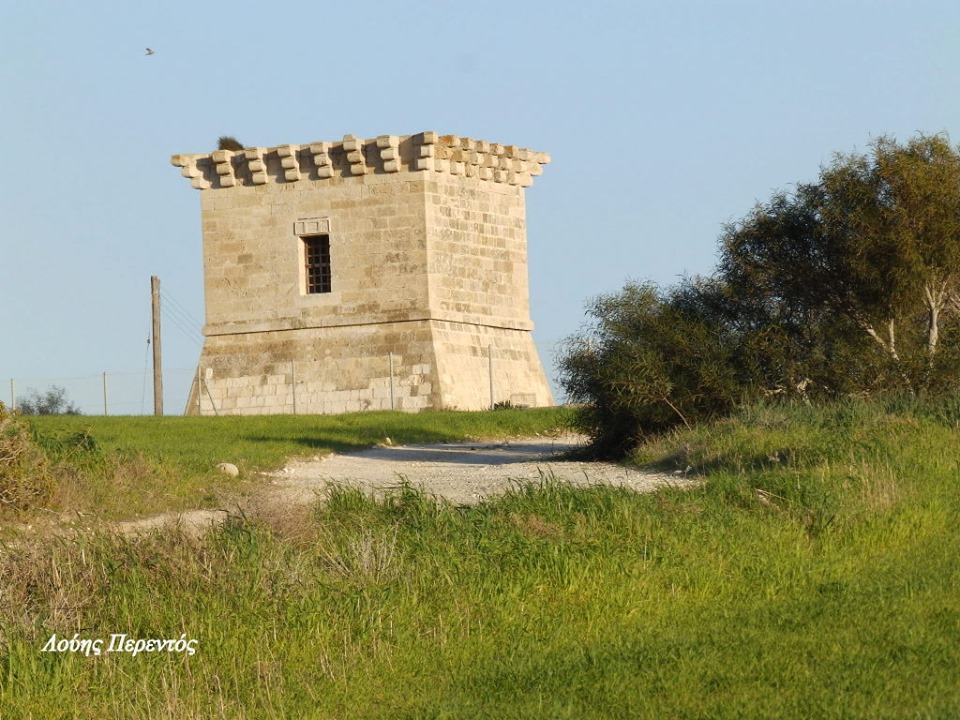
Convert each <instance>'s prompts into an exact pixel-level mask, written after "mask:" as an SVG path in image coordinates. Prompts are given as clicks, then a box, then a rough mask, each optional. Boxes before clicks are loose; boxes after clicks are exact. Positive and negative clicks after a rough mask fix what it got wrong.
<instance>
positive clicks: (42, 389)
mask: <svg viewBox="0 0 960 720" xmlns="http://www.w3.org/2000/svg"><path fill="white" fill-rule="evenodd" d="M195 373H196V371H195V370H192V369H179V368H177V369H164V371H163V410H164V414H165V415H182V414H184V411H185V410H186V407H187V397H188V395H189V394H190V387H191V385H192V383H193V380H194V377H195ZM58 389H59V390H62V391H63V401H64V407H63V408H62V409H67V408H71V407H72V408H74V409H76V410H77V411H79V412H80V413H81V414H82V415H152V414H153V372H152V370H151V371H146V372H143V371H141V372H102V373H98V374H96V375H81V376H75V377H18V378H10V379H9V382H8V385H7V388H6V393H5V394H6V397H3V395H0V399H2V400H3V402H4V403H5V404H8V406H9V407H14V408H16V407H20V406H22V405H23V404H24V403H28V404H35V401H36V400H37V399H42V398H43V397H44V396H45V395H46V394H47V393H48V392H50V391H51V390H53V391H56V390H58Z"/></svg>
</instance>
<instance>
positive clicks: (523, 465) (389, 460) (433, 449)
mask: <svg viewBox="0 0 960 720" xmlns="http://www.w3.org/2000/svg"><path fill="white" fill-rule="evenodd" d="M579 443H580V440H579V438H576V437H561V438H542V437H541V438H527V439H519V440H509V441H502V442H493V443H489V442H484V443H451V444H439V445H407V446H403V445H401V446H380V447H375V448H370V449H369V450H363V451H361V452H358V453H351V454H346V455H338V454H333V455H327V456H324V457H319V458H316V459H313V460H309V461H295V462H291V463H289V464H287V466H286V467H284V468H283V469H281V470H279V471H277V472H274V473H269V474H266V475H265V476H264V478H265V480H266V481H267V483H268V484H265V485H263V486H262V489H261V490H260V491H259V492H258V493H257V494H256V496H255V497H254V498H253V499H251V501H250V502H249V503H240V504H239V507H241V508H245V509H247V508H253V509H254V510H256V509H262V508H268V509H271V510H274V511H276V510H277V509H282V508H284V507H296V506H302V505H306V504H309V503H312V502H315V501H316V500H317V499H318V498H321V497H323V495H324V493H325V492H326V491H327V490H328V488H329V487H330V486H336V485H339V486H344V487H358V488H361V489H363V490H364V491H365V492H368V493H370V494H373V495H382V494H383V493H384V492H387V491H389V490H390V489H391V488H395V487H397V486H398V485H399V484H400V483H401V482H403V481H406V482H408V483H410V485H411V486H412V487H414V488H418V489H421V490H423V491H424V492H425V493H427V494H428V495H433V496H435V497H437V498H440V499H444V500H447V501H450V502H452V503H455V504H458V505H467V504H475V503H477V502H480V501H481V500H483V499H485V498H489V497H492V496H495V495H497V494H499V493H502V492H504V491H506V490H507V489H508V488H510V487H511V486H516V484H517V483H529V482H539V481H540V480H541V479H542V478H552V479H554V480H556V481H559V482H568V483H573V484H576V485H594V484H604V485H617V486H623V487H628V488H631V489H633V490H636V491H638V492H648V491H650V490H654V489H656V488H657V487H660V486H662V485H665V484H677V483H685V482H687V481H685V480H684V479H683V478H678V477H677V476H672V475H663V474H655V473H648V472H643V471H640V470H637V469H634V468H628V467H624V466H622V465H616V464H614V463H596V462H577V461H574V460H567V459H565V458H563V457H562V456H561V455H562V453H565V452H567V451H569V450H571V449H572V448H575V447H577V445H578V444H579ZM227 514H228V513H227V511H225V510H194V511H189V512H184V513H171V514H167V515H158V516H155V517H152V518H145V519H142V520H135V521H131V522H126V523H120V524H119V525H118V528H119V529H120V530H121V531H123V532H134V533H135V532H138V531H142V530H146V529H150V528H155V527H160V526H163V525H167V524H171V523H173V524H179V525H180V526H181V527H183V528H184V529H187V530H190V531H201V530H202V529H204V528H206V527H209V526H210V525H211V524H214V525H215V524H217V523H219V522H222V520H223V519H224V518H225V517H227Z"/></svg>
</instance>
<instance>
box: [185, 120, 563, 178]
mask: <svg viewBox="0 0 960 720" xmlns="http://www.w3.org/2000/svg"><path fill="white" fill-rule="evenodd" d="M170 162H171V163H172V164H173V165H175V166H176V167H179V168H183V169H182V171H181V174H182V175H183V176H184V177H186V178H189V179H190V184H191V186H193V187H194V188H197V189H198V190H206V189H215V188H229V187H236V186H250V185H267V184H268V183H291V182H298V181H300V180H315V181H322V180H324V179H327V178H332V177H335V176H337V177H357V176H362V175H367V174H381V173H399V172H424V171H432V172H438V173H447V174H449V175H455V176H463V177H476V178H479V179H480V180H489V181H491V182H496V183H505V184H509V185H517V186H520V187H529V186H530V185H532V184H533V178H534V176H536V175H540V174H541V173H542V172H543V170H542V168H541V166H542V165H546V164H547V163H549V162H550V156H549V155H548V154H547V153H544V152H535V151H533V150H527V149H525V148H519V147H516V146H515V145H500V144H498V143H490V142H487V141H485V140H474V139H472V138H462V137H459V136H457V135H438V134H437V133H436V132H433V131H428V132H422V133H419V134H417V135H381V136H379V137H376V138H372V139H369V140H361V139H359V138H357V137H356V136H355V135H344V137H343V140H341V141H339V142H315V143H310V144H307V145H280V146H278V147H273V148H260V147H253V148H245V149H244V150H237V151H232V150H216V151H214V152H212V153H207V154H204V155H174V156H172V157H171V158H170Z"/></svg>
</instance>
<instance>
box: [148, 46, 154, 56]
mask: <svg viewBox="0 0 960 720" xmlns="http://www.w3.org/2000/svg"><path fill="white" fill-rule="evenodd" d="M154 54H155V52H154V51H153V50H151V49H150V48H147V55H154Z"/></svg>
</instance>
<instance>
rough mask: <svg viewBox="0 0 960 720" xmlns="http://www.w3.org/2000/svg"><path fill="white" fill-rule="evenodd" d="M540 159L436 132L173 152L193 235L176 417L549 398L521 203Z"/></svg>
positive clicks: (470, 405) (538, 402)
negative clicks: (195, 335) (189, 202)
mask: <svg viewBox="0 0 960 720" xmlns="http://www.w3.org/2000/svg"><path fill="white" fill-rule="evenodd" d="M549 161H550V158H549V156H548V155H547V154H546V153H540V152H534V151H532V150H526V149H522V148H518V147H515V146H512V145H500V144H496V143H490V142H486V141H481V140H472V139H469V138H461V137H458V136H455V135H438V134H437V133H435V132H423V133H420V134H417V135H409V136H396V135H383V136H380V137H377V138H373V139H368V140H362V139H359V138H357V137H355V136H353V135H346V136H344V138H343V140H341V141H337V142H316V143H312V144H309V145H281V146H280V147H274V148H259V147H255V148H246V149H244V150H239V151H230V150H218V151H215V152H212V153H208V154H200V155H174V156H173V157H172V158H171V162H172V163H173V164H174V165H175V166H177V167H180V168H182V174H183V175H184V176H185V177H187V178H188V179H189V180H190V183H191V185H192V186H193V187H194V188H196V189H197V190H199V191H200V204H201V218H202V231H203V262H204V288H205V303H206V320H205V325H204V328H203V334H204V344H203V350H202V352H201V356H200V361H199V367H198V370H197V379H196V380H195V381H194V387H193V389H192V392H191V397H190V400H189V401H188V407H187V412H188V413H189V414H196V413H198V412H200V413H202V414H213V413H214V412H216V413H219V414H267V413H291V412H298V413H339V412H349V411H358V410H382V409H390V408H394V409H397V410H406V411H417V410H423V409H427V408H436V409H441V408H459V409H465V410H466V409H481V408H487V407H490V406H491V404H495V403H505V402H509V403H512V404H514V405H525V406H545V405H551V404H553V398H552V396H551V393H550V389H549V385H548V383H547V380H546V377H545V375H544V372H543V367H542V365H541V363H540V359H539V357H538V355H537V350H536V347H535V346H534V342H533V338H532V330H533V324H532V322H531V320H530V303H529V280H528V267H527V238H526V213H525V205H524V193H525V189H526V188H527V187H530V185H531V184H532V182H533V177H534V176H537V175H539V174H540V173H541V172H542V169H541V166H542V165H544V164H546V163H548V162H549Z"/></svg>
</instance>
